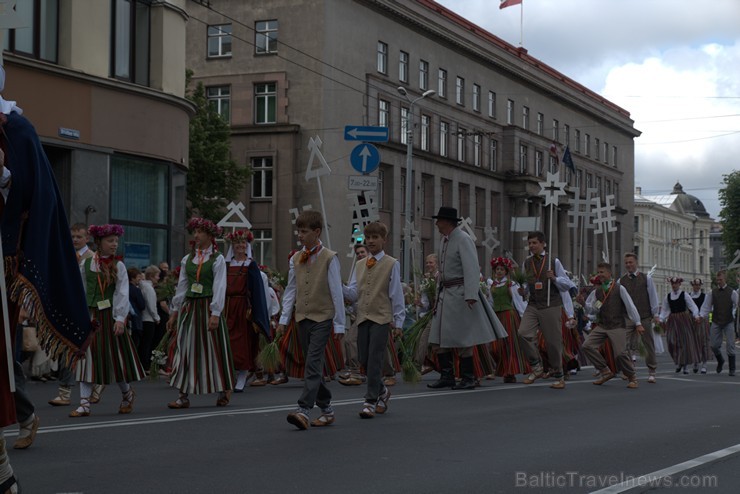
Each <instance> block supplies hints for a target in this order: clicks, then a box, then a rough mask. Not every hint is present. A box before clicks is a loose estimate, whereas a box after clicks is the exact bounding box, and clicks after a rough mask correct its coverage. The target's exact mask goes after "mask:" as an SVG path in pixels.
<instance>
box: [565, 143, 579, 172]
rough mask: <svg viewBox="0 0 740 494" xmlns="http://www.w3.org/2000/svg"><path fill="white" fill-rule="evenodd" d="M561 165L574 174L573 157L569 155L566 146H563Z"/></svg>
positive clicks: (568, 149)
mask: <svg viewBox="0 0 740 494" xmlns="http://www.w3.org/2000/svg"><path fill="white" fill-rule="evenodd" d="M563 163H564V164H565V167H566V168H568V169H570V171H572V172H573V173H575V172H576V166H575V165H574V164H573V157H572V156H571V155H570V148H569V147H568V146H565V152H563Z"/></svg>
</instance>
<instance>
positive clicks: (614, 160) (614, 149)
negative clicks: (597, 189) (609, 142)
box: [612, 146, 617, 167]
mask: <svg viewBox="0 0 740 494" xmlns="http://www.w3.org/2000/svg"><path fill="white" fill-rule="evenodd" d="M612 166H615V167H616V166H617V146H612Z"/></svg>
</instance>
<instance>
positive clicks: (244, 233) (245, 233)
mask: <svg viewBox="0 0 740 494" xmlns="http://www.w3.org/2000/svg"><path fill="white" fill-rule="evenodd" d="M224 238H225V239H226V240H228V241H229V242H231V243H232V244H233V243H234V242H242V241H244V240H246V241H247V243H250V244H251V243H252V240H254V234H253V233H252V232H250V231H249V230H237V231H235V232H231V233H227V234H226V235H225V236H224Z"/></svg>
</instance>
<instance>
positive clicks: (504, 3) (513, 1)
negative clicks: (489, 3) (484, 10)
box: [498, 0, 522, 9]
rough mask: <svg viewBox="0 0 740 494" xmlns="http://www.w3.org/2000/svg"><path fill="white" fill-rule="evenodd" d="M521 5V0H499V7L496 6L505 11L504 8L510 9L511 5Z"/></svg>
mask: <svg viewBox="0 0 740 494" xmlns="http://www.w3.org/2000/svg"><path fill="white" fill-rule="evenodd" d="M520 3H522V0H501V5H499V6H498V8H499V9H505V8H506V7H511V6H512V5H519V4H520Z"/></svg>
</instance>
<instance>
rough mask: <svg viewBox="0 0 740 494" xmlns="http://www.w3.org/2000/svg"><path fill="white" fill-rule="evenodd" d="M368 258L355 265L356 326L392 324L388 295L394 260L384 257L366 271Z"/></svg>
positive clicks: (387, 256)
mask: <svg viewBox="0 0 740 494" xmlns="http://www.w3.org/2000/svg"><path fill="white" fill-rule="evenodd" d="M368 259H369V257H366V258H365V259H363V260H361V261H359V262H358V263H357V267H356V269H357V276H356V279H357V292H358V297H357V324H360V323H361V322H363V321H372V322H374V323H377V324H390V323H391V322H393V306H392V304H391V299H390V297H389V295H388V291H389V289H390V281H391V271H392V270H393V265H394V263H395V262H396V259H394V258H393V257H391V256H389V255H388V254H386V255H384V256H383V258H382V259H381V260H380V261H378V262H377V263H376V264H375V266H373V267H372V268H370V269H368V268H367V260H368Z"/></svg>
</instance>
